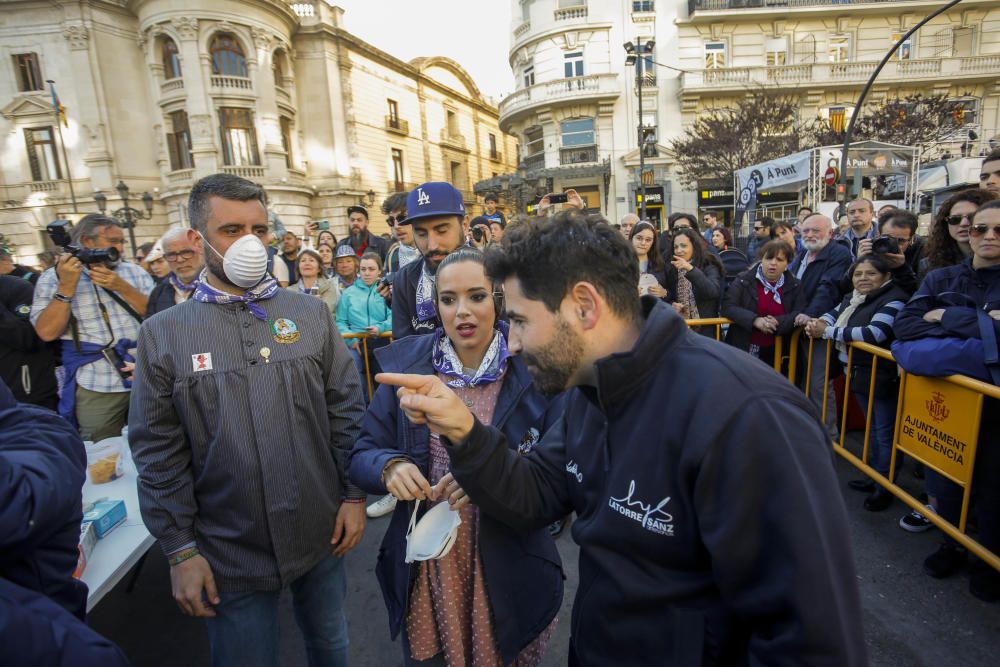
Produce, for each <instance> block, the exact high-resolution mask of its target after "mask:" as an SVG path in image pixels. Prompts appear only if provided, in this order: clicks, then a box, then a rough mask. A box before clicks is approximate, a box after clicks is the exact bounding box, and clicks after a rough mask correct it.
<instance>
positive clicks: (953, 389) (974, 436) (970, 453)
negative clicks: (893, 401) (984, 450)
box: [897, 375, 983, 484]
mask: <svg viewBox="0 0 1000 667" xmlns="http://www.w3.org/2000/svg"><path fill="white" fill-rule="evenodd" d="M901 391H902V393H903V397H902V414H901V415H900V418H899V420H898V423H899V431H898V433H897V438H898V441H897V446H898V447H899V449H901V450H902V451H904V452H906V453H908V454H911V455H913V456H914V457H916V458H917V459H919V460H921V461H924V462H925V463H927V464H929V465H931V466H933V467H935V468H937V469H938V470H940V471H941V472H943V473H944V474H945V475H947V476H949V477H951V478H952V479H953V480H955V481H957V482H959V483H961V484H968V483H969V482H970V481H971V480H972V465H973V462H974V460H975V452H976V441H977V440H978V438H979V417H980V415H981V413H982V409H983V395H982V394H980V393H978V392H976V391H973V390H971V389H967V388H965V387H960V386H958V385H955V384H952V383H951V382H948V381H946V380H942V379H938V378H928V377H922V376H919V375H907V376H906V380H905V384H904V386H903V387H902V388H901Z"/></svg>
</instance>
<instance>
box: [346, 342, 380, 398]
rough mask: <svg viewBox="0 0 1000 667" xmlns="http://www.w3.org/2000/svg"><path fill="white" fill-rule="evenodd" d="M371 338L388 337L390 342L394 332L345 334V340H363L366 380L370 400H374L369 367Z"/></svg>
mask: <svg viewBox="0 0 1000 667" xmlns="http://www.w3.org/2000/svg"><path fill="white" fill-rule="evenodd" d="M370 338H388V339H389V342H390V343H391V342H392V332H390V331H386V332H384V333H380V334H378V335H375V334H370V333H349V334H344V340H355V339H360V340H361V354H362V358H363V359H364V361H365V380H367V382H368V400H369V401H371V400H372V396H373V395H374V393H375V390H374V386H375V385H374V383H373V382H372V369H371V368H369V367H368V340H369V339H370Z"/></svg>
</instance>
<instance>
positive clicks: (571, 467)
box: [566, 459, 583, 484]
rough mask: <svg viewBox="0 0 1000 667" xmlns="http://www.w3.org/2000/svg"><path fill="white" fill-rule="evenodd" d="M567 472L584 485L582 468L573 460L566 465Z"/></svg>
mask: <svg viewBox="0 0 1000 667" xmlns="http://www.w3.org/2000/svg"><path fill="white" fill-rule="evenodd" d="M566 472H568V473H569V474H571V475H573V477H576V481H578V482H580V483H581V484H583V473H582V472H580V466H578V465H577V464H576V461H574V460H573V459H570V460H569V463H567V464H566Z"/></svg>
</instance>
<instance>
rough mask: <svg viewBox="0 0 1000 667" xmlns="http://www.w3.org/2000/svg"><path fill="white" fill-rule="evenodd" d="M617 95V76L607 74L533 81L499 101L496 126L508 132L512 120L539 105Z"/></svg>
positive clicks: (526, 113)
mask: <svg viewBox="0 0 1000 667" xmlns="http://www.w3.org/2000/svg"><path fill="white" fill-rule="evenodd" d="M621 94H622V89H621V85H620V84H619V82H618V75H617V74H610V73H608V74H588V75H586V76H576V77H570V78H565V79H554V80H552V81H545V82H542V83H536V84H535V85H533V86H528V87H527V88H522V89H521V90H518V91H516V92H514V93H512V94H511V95H508V96H507V97H505V98H504V99H503V101H502V102H500V128H501V129H502V130H503V131H504V132H510V131H511V125H512V124H513V123H515V122H517V121H518V120H519V119H521V118H524V117H525V116H527V115H528V114H530V113H532V112H534V111H537V110H538V109H541V108H551V107H553V106H559V105H563V104H586V103H588V102H600V101H607V100H615V99H618V96H619V95H621Z"/></svg>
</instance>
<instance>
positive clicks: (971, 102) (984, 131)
mask: <svg viewBox="0 0 1000 667" xmlns="http://www.w3.org/2000/svg"><path fill="white" fill-rule="evenodd" d="M940 6H941V3H939V2H934V1H933V0H901V1H888V2H846V3H838V2H836V0H689V2H688V11H687V16H686V17H683V18H680V19H678V21H677V26H678V31H679V33H678V41H677V55H678V60H677V66H678V67H679V68H681V69H682V70H684V72H683V73H681V74H680V75H679V77H680V85H679V96H680V102H681V123H680V124H681V126H682V127H683V126H687V125H688V124H690V123H691V122H693V121H694V119H695V118H696V117H697V116H698V114H699V113H700V112H702V111H704V110H705V109H708V108H711V107H713V106H715V107H717V106H729V105H734V104H736V103H738V101H739V99H740V96H741V94H742V93H743V91H745V90H746V88H747V87H750V86H758V85H766V86H774V87H779V88H780V89H782V90H783V91H785V92H787V93H788V94H790V95H792V96H794V97H796V98H797V99H798V100H799V101H800V105H801V106H800V111H799V120H801V121H803V122H808V121H811V120H813V119H816V118H823V119H826V120H828V121H829V123H830V126H831V127H832V128H833V129H843V128H845V127H846V126H847V123H849V122H850V119H851V117H852V115H853V114H854V111H855V104H856V102H857V99H858V96H859V94H860V92H861V90H862V88H863V87H864V85H865V84H866V82H867V81H868V79H869V77H870V76H871V75H872V73H873V72H874V70H875V67H876V66H877V65H878V63H879V61H880V60H881V59H882V58H883V57H884V56H885V54H886V53H887V52H888V51H889V49H890V48H891V47H892V45H893V44H895V43H896V42H898V41H899V40H900V39H901V38H902V37H903V35H905V33H906V32H907V31H908V30H909V29H910V28H912V27H913V26H914V25H915V24H916V23H917V22H919V21H920V20H921V19H923V18H924V17H925V16H927V15H928V14H930V13H931V12H932V11H934V10H935V9H937V8H938V7H940ZM998 72H1000V2H997V0H965V2H962V3H961V4H960V5H958V6H957V7H955V8H953V9H951V10H949V11H948V12H946V13H944V14H942V15H941V16H939V17H937V18H935V19H933V20H932V21H931V22H930V23H928V24H927V25H925V26H923V27H922V28H921V29H920V30H918V31H917V32H916V33H915V34H914V35H912V36H911V37H910V38H909V39H908V40H907V41H906V42H904V43H903V44H902V45H901V46H900V48H899V49H898V51H897V52H896V53H895V54H894V56H893V58H892V59H891V60H890V61H889V62H888V63H887V64H886V66H885V68H884V69H883V70H882V71H881V73H880V74H879V76H878V78H877V79H876V80H875V84H874V86H873V88H872V90H871V92H870V93H869V95H868V98H867V100H866V102H865V104H866V106H877V105H878V104H879V103H881V102H884V101H886V100H888V99H894V98H904V97H906V96H908V95H912V94H915V93H920V94H923V95H944V96H947V97H948V98H950V99H952V100H955V101H959V102H961V104H962V106H963V107H964V113H963V114H962V119H961V120H962V123H963V127H962V128H961V129H959V130H957V131H956V132H955V133H954V135H953V136H951V137H947V138H945V140H943V141H940V142H938V143H936V144H935V145H931V146H924V147H921V153H922V160H923V161H924V162H925V163H926V162H930V161H935V160H941V159H943V160H949V159H951V158H955V159H959V158H960V157H961V156H963V155H978V154H981V153H983V152H984V151H987V150H989V148H990V147H991V146H995V145H997V142H998V141H1000V136H998V132H1000V84H998V81H1000V80H998V77H997V73H998ZM829 195H830V196H831V197H832V196H833V192H832V189H831V191H830V193H829ZM732 197H733V193H732V184H731V183H706V184H702V183H699V187H698V199H699V202H698V203H699V206H701V207H703V208H714V207H720V208H731V201H732ZM809 203H810V204H811V205H818V203H819V202H809ZM794 207H795V203H794V202H793V203H790V204H787V205H786V206H785V207H784V209H781V207H780V206H778V208H776V209H774V210H771V211H770V212H771V213H772V214H774V215H776V216H777V217H785V218H788V217H794Z"/></svg>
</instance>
